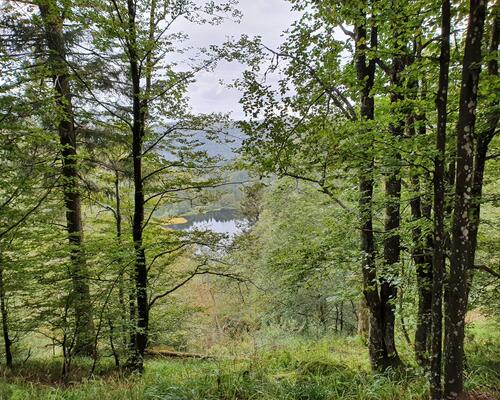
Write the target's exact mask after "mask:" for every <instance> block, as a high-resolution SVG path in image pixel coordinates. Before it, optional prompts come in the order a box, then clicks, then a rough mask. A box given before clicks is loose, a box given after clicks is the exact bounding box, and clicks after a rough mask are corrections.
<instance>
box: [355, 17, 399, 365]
mask: <svg viewBox="0 0 500 400" xmlns="http://www.w3.org/2000/svg"><path fill="white" fill-rule="evenodd" d="M361 15H362V18H363V19H364V22H363V23H362V24H359V25H357V26H356V27H355V44H356V72H357V78H358V81H359V82H362V83H363V86H362V88H361V90H360V118H361V124H364V125H365V129H366V132H367V133H370V132H371V129H372V128H371V126H370V121H373V119H374V112H375V102H374V98H373V95H372V94H371V89H372V88H373V84H374V79H375V60H374V59H373V58H372V59H371V60H370V61H369V63H368V64H367V62H366V61H367V60H366V52H367V50H368V47H367V30H366V14H364V12H363V11H361ZM377 40H378V38H377V28H376V26H372V27H371V32H370V47H371V48H372V49H375V48H376V47H377ZM368 141H369V140H368ZM366 147H367V151H366V152H365V154H364V155H363V159H364V163H363V165H362V166H361V171H360V176H359V215H360V250H361V255H362V259H361V271H362V274H363V294H364V296H365V300H366V304H367V306H368V309H369V310H370V318H369V321H370V330H369V339H368V351H369V355H370V361H371V364H372V367H373V369H375V370H378V371H384V370H386V369H387V368H389V367H394V366H396V365H397V364H398V363H399V358H398V357H397V353H394V352H393V351H391V350H392V349H391V348H390V347H391V343H390V341H391V334H390V332H391V331H392V332H393V331H394V320H392V322H391V319H390V318H389V319H387V315H388V313H387V312H386V303H383V302H382V301H381V297H380V295H379V291H378V282H377V272H376V266H375V240H374V236H373V216H372V214H373V212H372V202H373V164H374V160H373V155H372V154H371V151H372V148H371V146H370V145H368V144H367V145H366ZM389 313H390V312H389ZM387 339H389V346H387V344H386V340H387ZM388 347H389V351H388Z"/></svg>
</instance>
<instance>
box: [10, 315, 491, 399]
mask: <svg viewBox="0 0 500 400" xmlns="http://www.w3.org/2000/svg"><path fill="white" fill-rule="evenodd" d="M499 344H500V343H499V335H498V325H494V324H493V325H492V323H487V322H477V323H475V325H474V326H473V327H472V328H470V329H469V339H468V341H467V354H468V371H467V389H468V390H470V391H477V392H482V393H488V394H489V396H490V397H489V398H493V399H495V398H500V392H498V391H496V390H498V389H496V388H498V387H499V383H500V357H499V355H500V354H499V352H500V350H499V349H500V346H499ZM406 361H407V362H408V364H409V365H411V360H406ZM88 367H89V361H88V360H80V361H78V363H77V364H76V366H75V369H74V370H73V376H72V379H73V381H70V382H65V383H63V382H61V381H60V380H58V379H57V377H58V373H59V371H60V364H59V362H57V361H55V360H51V361H45V362H44V360H41V359H38V360H34V361H31V362H29V363H28V364H27V365H25V366H22V367H18V368H17V369H16V370H15V371H13V372H8V371H6V370H1V375H0V399H2V400H3V399H9V400H25V399H26V400H27V399H30V400H32V399H53V400H56V399H57V400H59V399H65V400H70V399H71V400H73V399H74V400H76V399H78V400H86V399H88V400H90V399H92V400H94V399H98V400H118V399H120V400H122V399H134V400H135V399H137V400H143V399H144V400H146V399H148V400H149V399H151V400H153V399H155V400H157V399H162V400H253V399H259V400H292V399H293V400H335V399H360V400H390V399H391V400H410V399H415V400H416V399H424V398H426V390H427V389H426V379H425V377H424V376H423V375H422V374H421V373H419V371H418V370H417V369H416V368H414V367H413V366H410V367H409V368H408V370H407V371H406V372H404V373H402V374H399V376H396V375H392V376H391V375H376V374H373V373H372V372H371V371H370V368H369V363H368V359H367V356H366V349H365V347H364V345H363V344H362V343H361V341H360V340H359V339H358V338H339V337H331V338H324V339H320V340H312V339H305V338H300V337H293V338H288V339H287V340H283V341H281V342H280V343H278V344H277V345H276V344H274V345H266V346H263V347H261V348H260V349H259V350H258V351H255V352H253V353H252V355H251V356H248V357H247V358H241V357H240V358H239V359H228V358H225V359H221V360H216V361H214V360H192V359H186V360H171V359H151V360H148V361H147V363H146V371H145V373H144V375H143V376H127V377H124V376H121V375H120V374H119V373H118V372H117V371H115V370H113V369H112V365H111V362H110V361H108V360H105V361H104V362H102V363H101V365H100V366H99V370H98V371H97V375H98V377H97V378H94V379H87V378H86V374H87V373H88V370H89V368H88Z"/></svg>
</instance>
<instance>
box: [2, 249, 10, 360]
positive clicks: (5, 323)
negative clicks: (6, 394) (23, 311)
mask: <svg viewBox="0 0 500 400" xmlns="http://www.w3.org/2000/svg"><path fill="white" fill-rule="evenodd" d="M5 302H6V293H5V281H4V264H3V260H2V258H1V257H0V312H1V314H2V333H3V342H4V347H5V365H7V367H8V368H12V341H11V340H10V334H9V313H8V311H7V305H6V304H5Z"/></svg>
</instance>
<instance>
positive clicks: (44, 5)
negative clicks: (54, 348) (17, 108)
mask: <svg viewBox="0 0 500 400" xmlns="http://www.w3.org/2000/svg"><path fill="white" fill-rule="evenodd" d="M38 6H39V9H40V14H41V16H42V20H43V22H44V26H45V38H46V42H47V47H48V50H49V55H48V60H49V63H48V65H49V68H50V71H51V74H52V79H53V82H54V90H55V92H56V104H57V106H58V108H59V110H60V112H61V117H60V120H59V122H58V131H59V139H60V144H61V147H62V151H61V153H62V164H63V167H62V175H63V178H64V185H63V191H64V203H65V207H66V226H67V231H68V240H69V244H70V247H71V250H70V251H71V272H70V273H71V281H72V285H73V293H72V296H71V297H72V303H73V307H74V310H75V320H76V327H75V331H76V332H75V335H76V344H75V348H74V352H75V354H78V355H85V356H92V355H93V353H94V337H95V333H94V331H95V328H94V321H93V318H92V303H91V301H90V290H89V286H88V283H87V276H88V271H87V265H86V260H85V255H84V251H83V224H82V213H81V199H80V192H79V188H78V186H79V185H78V179H79V178H78V165H77V148H76V132H75V128H74V113H73V107H72V101H71V88H70V76H69V71H68V66H67V60H66V48H65V38H64V33H63V17H62V16H61V10H59V7H58V5H57V4H56V3H55V2H54V1H52V0H47V1H39V2H38Z"/></svg>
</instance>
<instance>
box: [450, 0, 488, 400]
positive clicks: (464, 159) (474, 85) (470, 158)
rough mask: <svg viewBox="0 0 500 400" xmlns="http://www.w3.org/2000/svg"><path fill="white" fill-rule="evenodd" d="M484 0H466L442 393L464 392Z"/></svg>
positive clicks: (452, 396)
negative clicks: (466, 318)
mask: <svg viewBox="0 0 500 400" xmlns="http://www.w3.org/2000/svg"><path fill="white" fill-rule="evenodd" d="M486 5H487V1H486V0H471V2H470V8H469V21H468V26H467V36H466V39H465V49H464V55H463V67H462V80H461V90H460V100H459V114H458V123H457V144H456V151H457V161H456V176H455V199H454V208H453V223H452V231H451V249H450V274H449V279H448V297H447V299H446V312H445V359H444V393H443V395H444V398H446V399H456V398H459V397H460V396H462V393H463V369H464V347H463V346H464V332H465V313H466V311H467V297H468V296H467V295H468V291H467V281H468V279H467V269H468V267H469V263H470V262H471V253H472V252H473V250H472V247H471V243H472V241H471V239H472V237H471V236H470V233H471V232H470V228H471V225H470V221H471V219H470V218H471V212H472V207H473V198H472V192H473V186H474V131H475V126H476V115H475V114H476V107H477V93H478V87H479V76H480V71H481V42H482V37H483V31H484V23H485V18H486Z"/></svg>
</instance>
